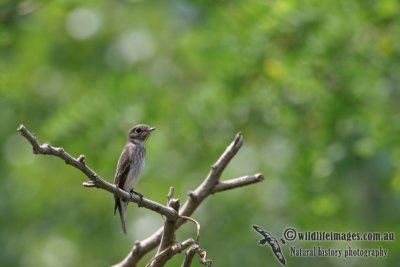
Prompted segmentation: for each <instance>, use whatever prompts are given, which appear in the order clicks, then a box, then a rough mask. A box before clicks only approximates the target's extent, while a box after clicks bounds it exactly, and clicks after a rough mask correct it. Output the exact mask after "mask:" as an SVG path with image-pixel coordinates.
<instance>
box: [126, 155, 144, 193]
mask: <svg viewBox="0 0 400 267" xmlns="http://www.w3.org/2000/svg"><path fill="white" fill-rule="evenodd" d="M131 159H132V160H131V163H130V166H129V172H128V176H127V177H126V182H125V185H124V189H125V190H126V191H130V190H132V189H133V188H134V186H135V185H136V183H137V182H138V180H139V177H140V176H141V175H142V173H143V171H144V166H145V165H146V149H145V148H144V147H136V149H134V150H133V151H132V155H131Z"/></svg>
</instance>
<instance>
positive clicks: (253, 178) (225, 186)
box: [212, 173, 264, 193]
mask: <svg viewBox="0 0 400 267" xmlns="http://www.w3.org/2000/svg"><path fill="white" fill-rule="evenodd" d="M262 180H264V176H263V175H262V174H261V173H257V174H254V175H246V176H242V177H239V178H233V179H230V180H225V181H222V182H219V183H217V184H216V185H215V186H214V188H213V189H212V193H217V192H221V191H225V190H229V189H233V188H237V187H242V186H246V185H249V184H254V183H258V182H261V181H262Z"/></svg>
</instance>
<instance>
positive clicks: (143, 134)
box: [128, 124, 156, 143]
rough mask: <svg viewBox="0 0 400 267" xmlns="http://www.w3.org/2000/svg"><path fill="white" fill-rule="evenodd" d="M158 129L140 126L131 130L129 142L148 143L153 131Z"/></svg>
mask: <svg viewBox="0 0 400 267" xmlns="http://www.w3.org/2000/svg"><path fill="white" fill-rule="evenodd" d="M155 129H156V128H154V127H150V126H148V125H146V124H138V125H135V126H133V127H132V128H131V129H130V130H129V134H128V140H129V141H130V142H132V143H134V142H146V140H147V139H148V138H149V136H150V134H151V132H152V131H154V130H155Z"/></svg>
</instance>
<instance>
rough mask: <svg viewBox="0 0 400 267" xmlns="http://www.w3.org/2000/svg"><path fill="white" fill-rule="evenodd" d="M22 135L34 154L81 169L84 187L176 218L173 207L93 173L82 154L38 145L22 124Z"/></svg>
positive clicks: (20, 130) (167, 216)
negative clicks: (84, 177)
mask: <svg viewBox="0 0 400 267" xmlns="http://www.w3.org/2000/svg"><path fill="white" fill-rule="evenodd" d="M17 130H18V131H19V132H20V133H21V135H22V136H23V137H25V138H26V139H27V140H28V141H29V143H30V144H31V145H32V149H33V153H34V154H43V155H53V156H56V157H59V158H61V159H63V160H64V161H65V163H66V164H68V165H71V166H73V167H75V168H77V169H79V170H80V171H82V172H83V173H84V174H85V175H86V176H87V177H88V178H89V179H90V180H91V182H87V183H85V184H84V186H86V187H99V188H102V189H104V190H106V191H108V192H110V193H113V194H115V195H117V196H119V197H121V198H123V199H127V200H129V201H131V202H135V203H137V204H140V206H141V207H144V208H146V209H150V210H152V211H155V212H157V213H159V214H161V215H164V216H165V217H166V218H167V219H168V220H176V219H177V218H178V213H177V211H175V210H174V209H173V208H170V207H167V206H164V205H161V204H159V203H157V202H154V201H152V200H150V199H146V198H143V199H141V198H140V197H139V196H138V195H136V194H129V193H128V192H126V191H124V190H121V189H119V188H118V187H117V186H115V185H113V184H111V183H109V182H107V181H106V180H104V179H103V178H101V177H100V176H99V175H98V174H97V173H95V172H94V171H93V170H92V169H91V168H90V167H89V166H87V165H86V164H85V161H84V158H85V157H84V156H83V155H80V156H79V157H78V158H77V159H75V158H74V157H72V156H71V155H70V154H68V153H67V152H65V151H64V149H63V148H61V147H53V146H51V145H49V144H47V143H46V144H43V145H40V144H39V142H38V140H37V138H36V136H35V135H34V134H32V133H31V132H29V131H28V130H27V129H26V127H25V126H24V125H22V124H21V125H20V126H19V127H18V129H17Z"/></svg>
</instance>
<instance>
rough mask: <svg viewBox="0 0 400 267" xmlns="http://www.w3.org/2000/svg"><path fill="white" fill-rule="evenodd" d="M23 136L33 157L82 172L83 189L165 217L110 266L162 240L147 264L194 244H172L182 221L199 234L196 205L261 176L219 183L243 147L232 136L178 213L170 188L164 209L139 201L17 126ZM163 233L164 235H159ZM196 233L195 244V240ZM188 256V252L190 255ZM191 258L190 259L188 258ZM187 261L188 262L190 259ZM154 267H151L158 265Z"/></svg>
mask: <svg viewBox="0 0 400 267" xmlns="http://www.w3.org/2000/svg"><path fill="white" fill-rule="evenodd" d="M17 130H18V131H19V132H20V133H21V134H22V136H23V137H25V138H26V139H27V140H28V141H29V143H30V144H31V145H32V149H33V153H34V154H43V155H53V156H57V157H59V158H61V159H63V160H64V161H65V163H66V164H69V165H71V166H73V167H75V168H77V169H79V170H80V171H82V172H83V173H84V174H85V175H86V176H87V177H88V178H89V179H90V181H87V182H84V183H83V185H84V186H85V187H97V188H102V189H104V190H106V191H108V192H110V193H112V194H115V195H117V196H119V197H121V198H123V199H127V200H129V201H131V202H135V203H137V204H140V206H141V207H144V208H147V209H150V210H153V211H155V212H157V213H159V214H161V215H163V216H165V218H166V221H165V224H164V227H161V228H160V229H158V230H157V231H156V232H155V233H153V234H152V235H151V236H149V237H148V238H146V239H144V240H142V241H136V242H135V245H134V247H133V249H132V251H131V252H130V253H129V254H128V255H127V256H126V257H125V259H123V260H122V261H121V262H120V263H118V264H116V265H114V266H115V267H134V266H136V264H137V263H138V261H139V260H140V259H141V258H142V257H143V256H144V255H145V254H147V253H148V252H149V251H150V250H152V249H154V248H155V247H156V246H157V245H159V244H160V242H161V240H162V239H163V241H162V242H163V243H162V244H161V245H160V249H159V251H158V253H157V254H156V256H155V258H154V259H153V260H152V261H151V262H150V264H161V263H162V264H163V263H165V262H166V261H168V260H169V259H170V258H171V257H173V255H175V254H176V253H179V252H181V251H182V250H184V249H186V248H188V247H189V246H190V245H193V244H194V243H196V245H197V242H195V241H193V239H190V240H191V241H190V242H189V241H188V240H186V241H185V242H182V243H181V244H176V243H174V242H175V231H176V230H177V229H178V228H179V227H180V226H181V225H182V224H184V223H185V222H186V220H189V219H190V220H191V221H194V222H195V223H196V224H197V231H198V232H199V230H200V227H199V225H198V223H197V222H196V221H195V220H193V219H191V218H190V215H191V214H193V212H194V211H195V210H196V209H197V208H198V206H199V205H200V204H201V203H202V202H203V200H204V199H205V198H206V197H208V196H209V195H210V194H213V193H217V192H221V191H225V190H229V189H234V188H237V187H241V186H245V185H249V184H252V183H257V182H260V181H262V180H263V179H264V177H263V175H262V174H255V175H247V176H243V177H239V178H235V179H231V180H227V181H222V182H221V181H219V179H220V177H221V175H222V173H223V171H224V170H225V168H226V166H227V165H228V164H229V162H230V161H231V159H232V158H233V157H234V156H235V155H236V153H237V152H238V151H239V149H240V147H241V146H242V144H243V136H242V134H241V133H238V134H237V135H236V136H235V139H234V140H233V141H232V143H231V144H230V145H229V146H228V147H227V148H226V149H225V151H224V152H223V153H222V155H221V156H220V157H219V159H218V160H217V161H216V162H215V164H214V165H212V167H211V170H210V172H209V173H208V175H207V177H206V178H205V179H204V181H203V182H202V183H201V184H200V185H199V186H198V187H197V188H196V189H195V190H194V191H192V192H189V194H188V195H189V197H188V199H187V201H186V202H185V203H184V205H183V207H182V208H181V209H180V211H179V214H178V210H179V200H177V199H174V198H173V188H171V189H170V191H169V193H168V196H167V199H168V206H164V205H161V204H159V203H157V202H154V201H152V200H149V199H145V198H143V199H141V198H140V197H139V196H138V195H136V194H129V193H127V192H125V191H123V190H121V189H119V188H118V187H117V186H115V185H113V184H111V183H109V182H107V181H105V180H104V179H102V178H101V177H100V176H99V175H97V174H96V173H95V172H94V171H93V170H92V169H90V167H89V166H87V165H86V162H85V156H84V155H80V156H79V157H78V158H74V157H72V156H71V155H70V154H68V153H67V152H65V151H64V149H63V148H57V147H53V146H51V145H49V144H42V145H40V144H39V142H38V140H37V138H36V136H35V135H34V134H32V133H31V132H29V131H28V130H27V129H26V128H25V126H23V125H21V126H20V127H19V128H18V129H17ZM163 234H164V236H163ZM198 235H199V233H198V234H197V237H196V239H197V241H198ZM193 251H194V252H193V253H194V254H195V253H197V254H199V255H200V257H201V261H200V262H202V263H203V264H206V265H208V266H209V265H210V264H211V261H209V260H207V259H206V252H205V251H204V250H202V249H200V248H199V247H198V246H197V247H196V249H194V248H193ZM190 253H192V252H190ZM194 254H193V255H194ZM192 258H193V256H192ZM190 262H191V260H190ZM162 264H161V265H154V266H162Z"/></svg>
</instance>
